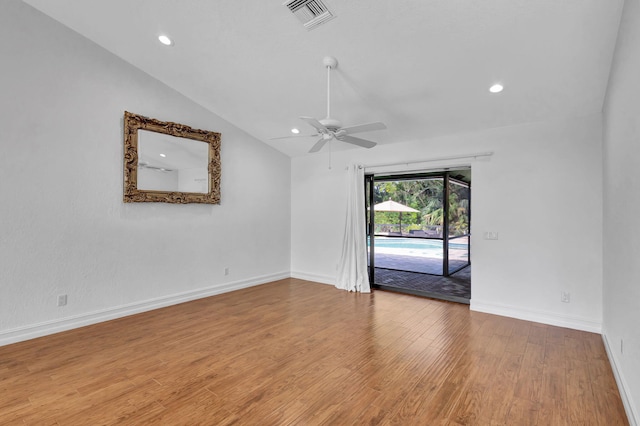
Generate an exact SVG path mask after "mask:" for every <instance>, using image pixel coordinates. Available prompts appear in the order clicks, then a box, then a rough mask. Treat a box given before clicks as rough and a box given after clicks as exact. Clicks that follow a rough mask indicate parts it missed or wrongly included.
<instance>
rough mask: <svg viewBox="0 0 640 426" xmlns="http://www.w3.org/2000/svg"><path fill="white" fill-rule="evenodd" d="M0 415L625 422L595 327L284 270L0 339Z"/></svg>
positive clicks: (40, 420) (13, 419) (29, 420)
mask: <svg viewBox="0 0 640 426" xmlns="http://www.w3.org/2000/svg"><path fill="white" fill-rule="evenodd" d="M0 424H2V425H14V424H16V425H22V424H34V425H60V426H62V425H97V424H163V425H180V424H202V425H227V424H248V425H254V424H259V425H281V424H301V425H316V424H327V425H352V424H353V425H356V424H357V425H364V424H382V425H391V424H401V425H411V424H416V425H436V424H437V425H467V424H468V425H523V424H539V425H598V424H601V425H618V424H619V425H624V424H627V421H626V417H625V413H624V409H623V406H622V403H621V400H620V396H619V394H618V391H617V387H616V384H615V381H614V379H613V376H612V372H611V367H610V365H609V362H608V360H607V356H606V353H605V350H604V347H603V344H602V339H601V336H599V335H597V334H592V333H586V332H580V331H575V330H570V329H565V328H558V327H551V326H545V325H541V324H536V323H531V322H526V321H519V320H514V319H509V318H503V317H498V316H493V315H488V314H482V313H478V312H471V311H469V308H468V306H465V305H460V304H457V303H450V302H443V301H436V300H430V299H425V298H419V297H414V296H408V295H402V294H394V293H389V292H382V291H377V292H375V293H373V294H354V293H347V292H344V291H340V290H336V289H335V288H333V287H331V286H327V285H323V284H315V283H310V282H306V281H301V280H295V279H288V280H282V281H278V282H275V283H271V284H265V285H262V286H258V287H253V288H249V289H246V290H241V291H237V292H234V293H227V294H223V295H219V296H215V297H210V298H207V299H201V300H197V301H194V302H189V303H185V304H181V305H176V306H172V307H168V308H164V309H160V310H156V311H152V312H147V313H143V314H139V315H135V316H131V317H127V318H122V319H118V320H114V321H110V322H106V323H102V324H97V325H94V326H90V327H85V328H82V329H77V330H72V331H68V332H64V333H60V334H57V335H52V336H47V337H43V338H40V339H35V340H31V341H27V342H22V343H18V344H14V345H10V346H5V347H0Z"/></svg>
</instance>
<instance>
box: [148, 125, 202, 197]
mask: <svg viewBox="0 0 640 426" xmlns="http://www.w3.org/2000/svg"><path fill="white" fill-rule="evenodd" d="M208 163H209V145H208V144H207V143H205V142H201V141H196V140H192V139H186V138H181V137H176V136H172V135H167V134H162V133H156V132H150V131H147V130H139V131H138V184H137V187H138V189H140V190H150V191H168V192H175V191H179V192H191V193H201V194H206V193H208V192H209V179H208V170H207V165H208Z"/></svg>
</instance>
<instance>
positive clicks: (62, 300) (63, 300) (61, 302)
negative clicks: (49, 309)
mask: <svg viewBox="0 0 640 426" xmlns="http://www.w3.org/2000/svg"><path fill="white" fill-rule="evenodd" d="M66 304H67V295H66V294H60V295H58V306H65V305H66Z"/></svg>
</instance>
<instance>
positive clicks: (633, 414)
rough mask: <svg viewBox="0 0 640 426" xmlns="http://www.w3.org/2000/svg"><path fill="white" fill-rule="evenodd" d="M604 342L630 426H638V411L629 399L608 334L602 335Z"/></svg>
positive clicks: (625, 383)
mask: <svg viewBox="0 0 640 426" xmlns="http://www.w3.org/2000/svg"><path fill="white" fill-rule="evenodd" d="M602 341H603V342H604V349H605V350H606V351H607V356H608V357H609V364H611V370H613V377H615V379H616V384H617V385H618V392H620V398H621V399H622V404H623V405H624V411H625V412H626V413H627V420H628V421H629V425H630V426H638V418H640V417H639V416H638V410H637V409H636V407H635V406H634V404H633V401H632V400H631V399H630V398H629V392H628V389H629V386H628V385H627V382H626V381H625V380H624V376H623V375H622V374H620V369H619V367H618V366H619V363H618V358H617V357H616V356H615V353H616V352H615V351H613V350H612V348H611V345H609V339H607V335H606V333H602Z"/></svg>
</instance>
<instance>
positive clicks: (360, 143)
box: [337, 135, 377, 148]
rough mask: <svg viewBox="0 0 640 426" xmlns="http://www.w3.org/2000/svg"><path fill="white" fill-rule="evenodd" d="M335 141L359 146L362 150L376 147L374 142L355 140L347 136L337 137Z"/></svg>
mask: <svg viewBox="0 0 640 426" xmlns="http://www.w3.org/2000/svg"><path fill="white" fill-rule="evenodd" d="M337 139H338V140H340V141H342V142H347V143H350V144H353V145H358V146H361V147H363V148H373V147H374V146H376V145H377V143H375V142H372V141H368V140H366V139H360V138H356V137H354V136H349V135H343V136H339V137H338V138H337Z"/></svg>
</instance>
